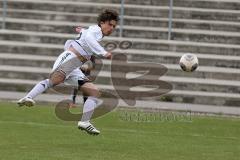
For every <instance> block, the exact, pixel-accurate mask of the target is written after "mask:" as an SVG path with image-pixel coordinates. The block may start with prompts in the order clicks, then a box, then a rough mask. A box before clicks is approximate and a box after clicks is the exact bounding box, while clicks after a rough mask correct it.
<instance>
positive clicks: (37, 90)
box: [26, 79, 52, 99]
mask: <svg viewBox="0 0 240 160" xmlns="http://www.w3.org/2000/svg"><path fill="white" fill-rule="evenodd" d="M51 86H52V84H51V83H50V80H49V79H45V80H43V81H41V82H39V83H38V84H36V85H35V86H34V87H33V89H32V90H31V91H30V92H29V93H28V94H27V95H26V97H30V98H32V99H33V98H35V97H36V96H38V95H39V94H41V93H43V92H44V91H46V90H47V89H48V88H49V87H51Z"/></svg>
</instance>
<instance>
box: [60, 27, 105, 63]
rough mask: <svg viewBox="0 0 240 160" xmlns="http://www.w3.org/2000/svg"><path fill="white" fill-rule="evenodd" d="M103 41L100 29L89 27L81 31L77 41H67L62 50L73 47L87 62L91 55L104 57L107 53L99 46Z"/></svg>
mask: <svg viewBox="0 0 240 160" xmlns="http://www.w3.org/2000/svg"><path fill="white" fill-rule="evenodd" d="M102 39H103V34H102V31H101V28H100V27H99V26H98V25H93V26H90V27H89V28H88V29H83V30H82V31H81V33H80V36H79V39H77V40H67V41H66V43H65V46H64V49H67V48H69V47H70V46H73V47H74V49H76V50H77V51H78V52H79V53H80V54H81V55H82V56H84V57H86V58H87V59H88V60H89V59H90V58H91V55H93V54H95V55H97V56H104V55H105V54H106V53H107V51H106V50H105V49H104V48H103V47H102V46H101V45H100V44H99V42H100V41H101V40H102Z"/></svg>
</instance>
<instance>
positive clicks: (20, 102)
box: [17, 97, 35, 107]
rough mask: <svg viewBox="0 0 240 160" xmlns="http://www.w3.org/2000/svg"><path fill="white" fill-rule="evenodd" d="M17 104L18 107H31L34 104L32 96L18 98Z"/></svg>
mask: <svg viewBox="0 0 240 160" xmlns="http://www.w3.org/2000/svg"><path fill="white" fill-rule="evenodd" d="M17 104H18V106H19V107H22V106H28V107H32V106H34V104H35V101H34V100H33V99H32V98H29V97H24V98H22V99H20V100H18V101H17Z"/></svg>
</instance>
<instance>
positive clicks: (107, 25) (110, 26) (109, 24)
mask: <svg viewBox="0 0 240 160" xmlns="http://www.w3.org/2000/svg"><path fill="white" fill-rule="evenodd" d="M116 25H117V22H116V21H115V20H111V21H105V22H101V29H102V33H103V35H104V36H109V35H110V34H111V33H112V32H113V31H114V30H115V28H116Z"/></svg>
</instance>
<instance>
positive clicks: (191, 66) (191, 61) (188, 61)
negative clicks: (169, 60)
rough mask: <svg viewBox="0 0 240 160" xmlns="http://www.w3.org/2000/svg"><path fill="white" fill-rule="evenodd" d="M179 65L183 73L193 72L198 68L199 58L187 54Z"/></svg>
mask: <svg viewBox="0 0 240 160" xmlns="http://www.w3.org/2000/svg"><path fill="white" fill-rule="evenodd" d="M179 64H180V66H181V68H182V70H183V71H186V72H193V71H195V70H196V69H197V67H198V58H197V56H196V55H195V54H191V53H186V54H184V55H182V57H181V59H180V61H179Z"/></svg>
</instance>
